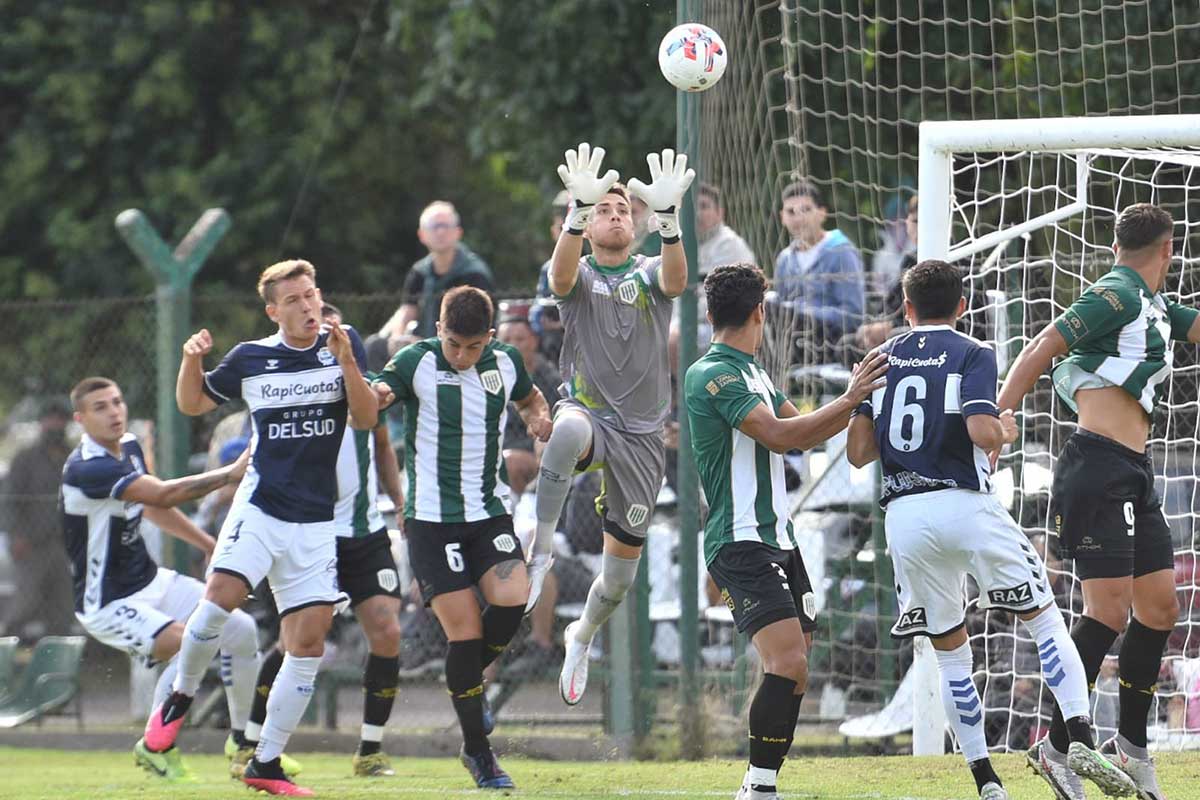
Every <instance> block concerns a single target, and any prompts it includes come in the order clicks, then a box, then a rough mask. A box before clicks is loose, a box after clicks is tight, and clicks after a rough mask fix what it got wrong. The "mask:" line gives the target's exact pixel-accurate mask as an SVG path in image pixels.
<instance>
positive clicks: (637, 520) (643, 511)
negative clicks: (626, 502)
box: [625, 503, 650, 528]
mask: <svg viewBox="0 0 1200 800" xmlns="http://www.w3.org/2000/svg"><path fill="white" fill-rule="evenodd" d="M649 518H650V509H649V508H647V507H646V506H644V505H642V504H641V503H634V504H633V505H631V506H630V507H629V510H628V511H626V512H625V521H626V522H628V523H629V524H630V525H632V526H633V527H635V528H636V527H638V526H639V525H641V524H642V523H644V522H645V521H646V520H647V519H649Z"/></svg>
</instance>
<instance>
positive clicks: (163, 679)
mask: <svg viewBox="0 0 1200 800" xmlns="http://www.w3.org/2000/svg"><path fill="white" fill-rule="evenodd" d="M178 671H179V656H178V655H176V656H175V657H174V658H172V659H171V660H170V661H168V662H167V664H166V666H165V667H163V671H162V673H161V674H159V676H158V683H156V684H154V704H153V705H152V706H150V707H151V708H158V707H159V706H161V705H162V704H163V703H165V702H167V698H168V697H170V696H171V686H172V685H173V684H174V683H175V673H177V672H178Z"/></svg>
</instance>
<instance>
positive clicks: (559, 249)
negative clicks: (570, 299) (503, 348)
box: [549, 142, 621, 297]
mask: <svg viewBox="0 0 1200 800" xmlns="http://www.w3.org/2000/svg"><path fill="white" fill-rule="evenodd" d="M563 160H564V161H565V162H566V163H564V164H559V165H558V177H559V178H561V179H562V182H563V186H565V187H566V189H567V193H568V194H569V195H570V196H571V210H570V212H569V213H568V214H567V221H566V224H564V225H563V228H562V233H561V234H559V237H558V242H557V243H556V244H555V245H554V255H553V256H552V257H551V259H550V275H549V278H550V291H551V292H553V293H554V294H555V295H556V296H558V297H566V296H567V295H569V294H570V293H571V290H572V289H574V288H575V280H576V278H577V277H578V275H579V257H580V256H582V255H583V232H584V230H585V229H586V228H587V225H588V222H589V221H591V219H592V207H593V206H595V205H596V203H598V202H600V198H602V197H604V195H605V194H607V193H608V190H609V189H611V188H612V185H613V184H614V183H616V182H617V180H618V179H619V178H620V177H621V176H620V175H618V174H617V171H616V170H615V169H610V170H609V171H608V172H606V173H604V176H603V177H601V176H600V165H601V164H602V163H603V161H604V148H603V147H597V148H596V149H594V150H593V149H592V146H591V145H589V144H588V143H587V142H580V144H579V148H578V149H576V150H568V151H567V152H566V153H564V154H563Z"/></svg>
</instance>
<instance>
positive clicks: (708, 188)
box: [697, 183, 725, 208]
mask: <svg viewBox="0 0 1200 800" xmlns="http://www.w3.org/2000/svg"><path fill="white" fill-rule="evenodd" d="M697 191H699V192H700V196H701V197H707V198H708V199H709V200H712V201H713V205H714V206H716V207H717V208H724V207H725V204H724V203H723V202H722V201H721V189H720V187H718V186H714V185H712V184H711V183H702V184H700V188H699V189H698V190H697Z"/></svg>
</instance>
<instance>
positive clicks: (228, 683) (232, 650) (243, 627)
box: [221, 609, 259, 731]
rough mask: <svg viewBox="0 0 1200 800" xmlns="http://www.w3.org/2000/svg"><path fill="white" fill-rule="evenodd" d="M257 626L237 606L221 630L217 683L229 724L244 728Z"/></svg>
mask: <svg viewBox="0 0 1200 800" xmlns="http://www.w3.org/2000/svg"><path fill="white" fill-rule="evenodd" d="M258 666H259V660H258V627H257V626H256V625H255V624H254V618H253V617H251V616H250V615H249V614H247V613H246V612H245V611H242V610H240V609H239V610H237V611H235V612H233V614H232V616H230V618H229V622H228V624H226V625H225V630H224V631H223V632H222V634H221V683H222V684H224V685H225V702H226V703H228V704H229V727H230V728H232V729H233V730H236V731H244V730H245V729H246V722H247V721H248V720H249V719H250V706H251V705H252V704H253V703H254V685H255V683H257V681H258Z"/></svg>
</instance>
